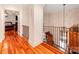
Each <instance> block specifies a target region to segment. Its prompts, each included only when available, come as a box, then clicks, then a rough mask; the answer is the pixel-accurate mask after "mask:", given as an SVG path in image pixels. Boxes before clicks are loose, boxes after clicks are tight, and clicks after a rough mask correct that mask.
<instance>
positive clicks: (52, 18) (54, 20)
mask: <svg viewBox="0 0 79 59" xmlns="http://www.w3.org/2000/svg"><path fill="white" fill-rule="evenodd" d="M59 6H60V5H59ZM60 7H61V6H60ZM51 9H52V7H51ZM53 9H54V8H53ZM53 9H52V11H53V12H54V13H53V12H52V11H51V13H47V12H44V25H45V26H58V27H59V26H60V27H61V26H63V7H61V8H55V9H57V10H56V11H55V10H53ZM73 24H79V7H78V5H67V6H65V22H64V25H65V26H66V27H68V28H69V27H71V26H72V25H73Z"/></svg>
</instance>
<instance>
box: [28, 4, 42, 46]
mask: <svg viewBox="0 0 79 59" xmlns="http://www.w3.org/2000/svg"><path fill="white" fill-rule="evenodd" d="M30 16H31V17H30V21H29V22H30V23H29V27H30V28H29V43H30V44H31V45H32V46H33V47H35V46H37V45H38V44H40V43H42V41H43V38H42V33H43V6H42V5H33V6H32V8H31V9H30Z"/></svg>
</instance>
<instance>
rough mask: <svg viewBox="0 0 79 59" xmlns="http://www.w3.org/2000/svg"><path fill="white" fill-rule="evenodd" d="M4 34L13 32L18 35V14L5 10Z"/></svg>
mask: <svg viewBox="0 0 79 59" xmlns="http://www.w3.org/2000/svg"><path fill="white" fill-rule="evenodd" d="M4 14H5V17H4V19H5V32H10V31H14V32H17V33H18V15H19V12H17V11H13V10H5V11H4Z"/></svg>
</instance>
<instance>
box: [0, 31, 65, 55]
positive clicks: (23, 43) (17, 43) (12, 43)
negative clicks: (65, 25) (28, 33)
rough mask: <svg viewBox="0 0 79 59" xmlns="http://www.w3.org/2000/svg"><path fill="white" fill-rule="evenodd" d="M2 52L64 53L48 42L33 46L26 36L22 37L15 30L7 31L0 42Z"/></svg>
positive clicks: (0, 52)
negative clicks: (0, 42)
mask: <svg viewBox="0 0 79 59" xmlns="http://www.w3.org/2000/svg"><path fill="white" fill-rule="evenodd" d="M0 54H64V52H62V51H60V50H59V49H57V48H55V47H52V46H50V45H48V44H46V43H42V44H40V45H38V46H36V47H34V48H33V47H32V46H30V45H29V44H28V42H27V40H26V39H25V38H24V37H20V36H19V35H18V34H17V33H16V32H14V31H7V32H6V33H5V39H4V41H3V42H2V44H0Z"/></svg>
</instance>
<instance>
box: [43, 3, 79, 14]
mask: <svg viewBox="0 0 79 59" xmlns="http://www.w3.org/2000/svg"><path fill="white" fill-rule="evenodd" d="M76 8H77V9H79V4H66V5H65V10H71V9H76ZM58 11H63V4H46V5H45V6H44V13H55V12H58Z"/></svg>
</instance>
